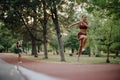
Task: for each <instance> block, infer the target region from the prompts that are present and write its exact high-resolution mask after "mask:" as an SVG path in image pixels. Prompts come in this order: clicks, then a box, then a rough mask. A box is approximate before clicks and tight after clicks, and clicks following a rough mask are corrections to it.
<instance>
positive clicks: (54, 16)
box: [51, 6, 65, 61]
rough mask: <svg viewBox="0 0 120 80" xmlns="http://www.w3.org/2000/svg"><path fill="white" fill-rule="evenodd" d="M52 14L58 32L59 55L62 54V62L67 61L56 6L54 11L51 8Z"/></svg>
mask: <svg viewBox="0 0 120 80" xmlns="http://www.w3.org/2000/svg"><path fill="white" fill-rule="evenodd" d="M51 12H52V20H53V23H54V25H55V30H56V33H57V38H58V46H59V53H60V56H61V61H65V57H64V49H63V43H62V39H61V37H62V35H61V34H60V27H59V23H58V15H57V9H56V6H54V10H53V9H52V8H51Z"/></svg>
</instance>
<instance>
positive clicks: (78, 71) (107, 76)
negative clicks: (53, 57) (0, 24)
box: [0, 54, 120, 80]
mask: <svg viewBox="0 0 120 80" xmlns="http://www.w3.org/2000/svg"><path fill="white" fill-rule="evenodd" d="M0 58H1V59H3V60H4V61H6V62H8V63H11V64H14V65H16V64H17V58H16V57H14V56H10V55H6V54H0ZM21 66H22V67H25V68H27V69H30V70H33V71H36V72H38V73H43V74H46V75H49V76H53V77H57V78H61V79H64V80H120V65H119V64H86V65H85V64H68V63H46V62H35V61H31V60H28V59H25V58H24V59H23V63H22V64H21Z"/></svg>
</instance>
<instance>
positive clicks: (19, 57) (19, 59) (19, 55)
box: [18, 53, 22, 62]
mask: <svg viewBox="0 0 120 80" xmlns="http://www.w3.org/2000/svg"><path fill="white" fill-rule="evenodd" d="M21 56H22V55H21V53H19V54H18V61H19V62H20V61H21Z"/></svg>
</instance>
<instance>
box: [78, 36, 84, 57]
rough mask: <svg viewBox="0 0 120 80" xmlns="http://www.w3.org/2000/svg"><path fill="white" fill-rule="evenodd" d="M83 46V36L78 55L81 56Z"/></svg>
mask: <svg viewBox="0 0 120 80" xmlns="http://www.w3.org/2000/svg"><path fill="white" fill-rule="evenodd" d="M82 48H83V38H82V39H80V45H79V49H78V57H80V54H81V52H82Z"/></svg>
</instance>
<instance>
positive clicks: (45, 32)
mask: <svg viewBox="0 0 120 80" xmlns="http://www.w3.org/2000/svg"><path fill="white" fill-rule="evenodd" d="M42 2H43V11H44V20H43V39H44V40H43V44H44V56H45V59H48V52H47V37H46V35H47V12H46V3H45V1H44V0H42Z"/></svg>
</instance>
